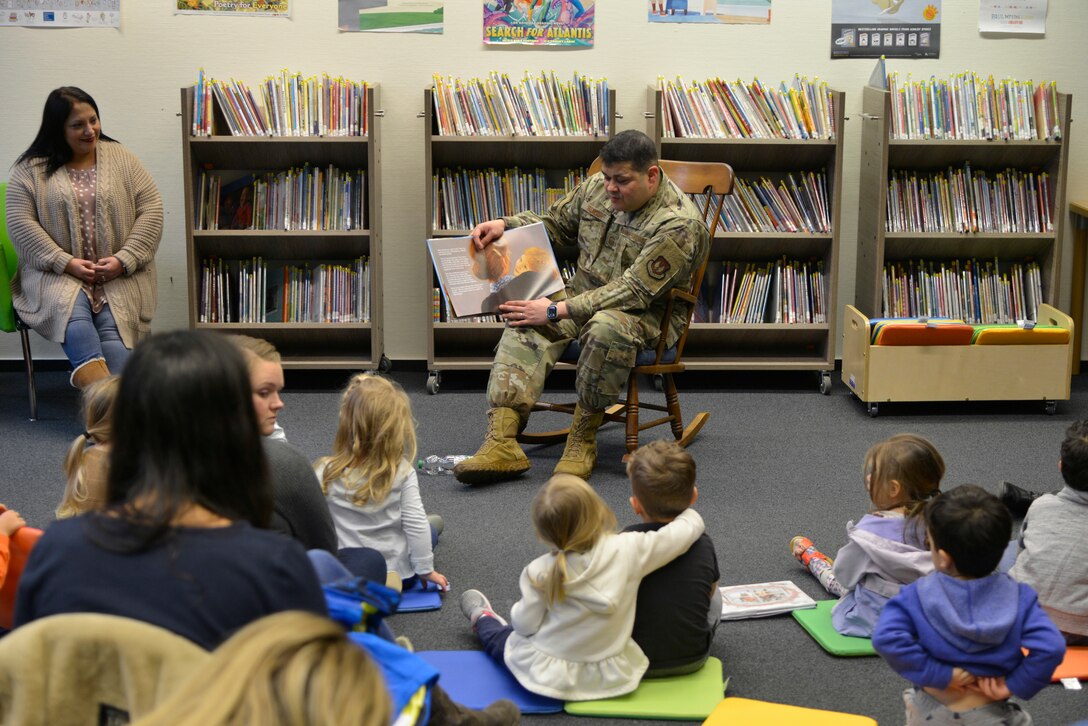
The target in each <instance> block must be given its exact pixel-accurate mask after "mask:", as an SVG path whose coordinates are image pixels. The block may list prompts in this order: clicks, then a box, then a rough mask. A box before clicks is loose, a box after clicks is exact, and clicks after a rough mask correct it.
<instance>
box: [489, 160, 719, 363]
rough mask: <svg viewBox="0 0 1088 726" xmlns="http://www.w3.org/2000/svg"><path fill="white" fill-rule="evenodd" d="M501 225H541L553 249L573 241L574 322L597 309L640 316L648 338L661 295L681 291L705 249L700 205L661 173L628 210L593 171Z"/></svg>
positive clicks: (677, 317)
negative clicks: (547, 202)
mask: <svg viewBox="0 0 1088 726" xmlns="http://www.w3.org/2000/svg"><path fill="white" fill-rule="evenodd" d="M503 221H504V222H506V226H507V227H511V228H512V227H520V226H522V225H526V224H533V223H534V222H541V221H542V222H544V226H545V227H546V228H547V230H548V237H549V239H550V240H551V242H552V245H553V246H560V247H561V246H570V245H572V244H577V246H578V269H577V271H576V273H575V275H574V278H573V279H572V280H571V281H570V282H569V283H568V284H567V291H566V292H567V298H566V300H567V310H568V311H569V313H570V316H571V318H572V319H573V320H574V321H575V322H576V323H578V324H579V325H585V324H586V322H588V321H589V319H590V318H591V317H592V316H593V314H594V313H595V312H597V311H598V310H623V311H626V312H629V313H631V314H634V315H638V316H640V319H641V322H642V325H643V328H644V331H645V332H646V335H647V340H646V342H647V343H652V342H653V341H654V339H655V338H656V336H657V335H658V334H659V332H660V330H661V318H662V316H663V315H664V314H665V304H666V300H665V295H666V293H667V292H668V291H669V290H671V289H672V288H674V287H678V288H680V289H682V290H687V289H689V288H690V286H691V278H692V276H693V275H694V274H695V271H696V269H697V268H698V265H699V264H700V263H702V261H703V259H704V258H705V257H706V256H707V253H708V251H709V249H710V235H709V232H708V231H707V228H706V225H705V224H704V223H703V218H702V215H701V214H700V213H699V209H698V208H697V207H696V206H695V204H694V203H693V202H692V201H691V199H690V198H689V197H688V196H687V195H686V194H684V193H682V192H681V191H680V190H679V189H678V188H677V187H676V185H674V184H673V183H672V182H671V181H669V179H668V178H667V177H666V176H665V175H664V174H662V175H661V184H660V185H659V186H658V189H657V193H656V194H655V195H654V196H653V197H651V198H650V201H648V202H647V203H646V204H645V205H644V206H643V207H642V208H641V209H639V210H637V211H635V212H615V211H613V209H612V205H611V204H609V202H608V195H607V193H606V192H605V188H604V176H603V175H601V174H596V175H595V176H593V177H591V178H590V179H587V180H586V181H585V182H583V183H582V184H580V185H578V187H577V188H575V189H574V190H573V191H572V192H570V193H569V194H567V195H566V196H565V197H563V198H562V199H560V200H559V201H558V202H556V203H555V204H553V205H552V207H551V208H550V209H549V210H548V211H547V212H545V213H544V214H543V215H538V214H535V213H533V212H523V213H522V214H518V215H515V216H512V217H504V218H503ZM687 314H688V311H687V306H686V305H683V304H681V305H677V306H676V309H674V311H673V314H672V319H671V320H669V321H668V336H667V338H666V339H667V341H668V344H669V345H670V346H671V345H673V344H674V343H675V342H676V341H677V340H678V339H679V338H680V333H681V330H682V329H683V326H684V322H685V321H686V320H687Z"/></svg>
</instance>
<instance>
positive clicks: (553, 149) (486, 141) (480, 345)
mask: <svg viewBox="0 0 1088 726" xmlns="http://www.w3.org/2000/svg"><path fill="white" fill-rule="evenodd" d="M608 93H609V109H615V108H616V98H615V91H612V90H610V91H609V92H608ZM431 94H432V91H431V89H430V88H428V89H426V90H425V91H424V93H423V108H424V113H423V117H424V125H423V133H424V149H425V160H424V169H425V174H424V177H425V181H426V189H425V190H424V195H423V198H424V199H426V200H427V204H426V210H425V213H426V215H427V216H426V220H427V238H428V239H430V238H433V237H461V236H465V235H467V234H469V232H470V231H471V230H467V229H460V230H451V229H435V228H434V219H435V210H434V200H433V196H432V193H431V191H432V186H431V185H432V177H433V175H434V174H435V173H436V170H438V169H442V168H450V169H457V168H459V167H460V168H463V169H489V168H492V169H508V168H513V167H519V168H521V169H529V170H531V169H534V168H542V169H546V170H557V171H558V170H561V171H567V170H569V169H574V168H587V167H589V165H590V163H592V161H593V160H594V159H595V158H597V154H598V152H599V151H600V148H601V147H602V146H604V144H605V142H606V141H608V139H609V138H611V137H612V135H613V134H614V133H615V113H614V111H610V113H611V114H612V115H611V118H609V120H608V135H607V136H501V137H497V136H440V135H439V133H438V123H437V119H436V118H435V113H434V103H433V101H432V98H431ZM516 211H521V210H516ZM423 262H424V264H425V265H426V267H425V269H427V270H430V274H429V275H428V276H427V279H428V280H429V281H430V285H428V287H427V290H426V292H427V307H426V310H427V328H426V330H427V370H428V375H427V390H428V391H429V392H430V393H437V392H438V390H439V386H440V384H441V380H442V371H444V370H488V369H490V368H491V364H492V362H493V361H494V359H495V355H494V351H495V346H496V345H497V344H498V342H499V338H500V337H502V331H503V328H504V326H503V324H502V323H473V322H435V321H434V315H433V290H434V288H435V287H438V278H437V276H436V275H435V272H434V265H433V264H432V263H431V259H430V254H429V253H428V252H427V248H426V245H423Z"/></svg>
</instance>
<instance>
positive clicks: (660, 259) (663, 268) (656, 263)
mask: <svg viewBox="0 0 1088 726" xmlns="http://www.w3.org/2000/svg"><path fill="white" fill-rule="evenodd" d="M671 269H672V265H671V264H670V263H669V261H668V260H667V259H665V255H658V256H657V257H655V258H654V259H652V260H650V261H649V262H648V263H646V272H648V273H649V275H650V277H652V278H653V279H655V280H664V279H665V278H666V277H667V276H668V274H669V270H671Z"/></svg>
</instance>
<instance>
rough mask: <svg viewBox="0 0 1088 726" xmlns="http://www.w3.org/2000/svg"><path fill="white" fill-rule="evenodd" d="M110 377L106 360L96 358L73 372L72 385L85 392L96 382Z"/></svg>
mask: <svg viewBox="0 0 1088 726" xmlns="http://www.w3.org/2000/svg"><path fill="white" fill-rule="evenodd" d="M109 377H110V369H109V368H107V367H106V360H105V359H104V358H95V359H94V360H89V361H87V362H86V363H84V364H82V365H81V366H79V367H78V368H76V369H75V370H74V371H72V378H71V383H72V385H73V386H75V387H76V388H78V389H80V390H83V389H84V388H86V387H87V386H89V385H91V384H92V383H94V382H95V381H100V380H102V379H103V378H109Z"/></svg>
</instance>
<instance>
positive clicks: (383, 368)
mask: <svg viewBox="0 0 1088 726" xmlns="http://www.w3.org/2000/svg"><path fill="white" fill-rule="evenodd" d="M378 370H379V371H380V372H382V373H388V372H389V371H391V370H393V361H391V360H389V359H388V358H387V357H386V356H385V354H384V353H382V357H381V358H380V359H379V360H378Z"/></svg>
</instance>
